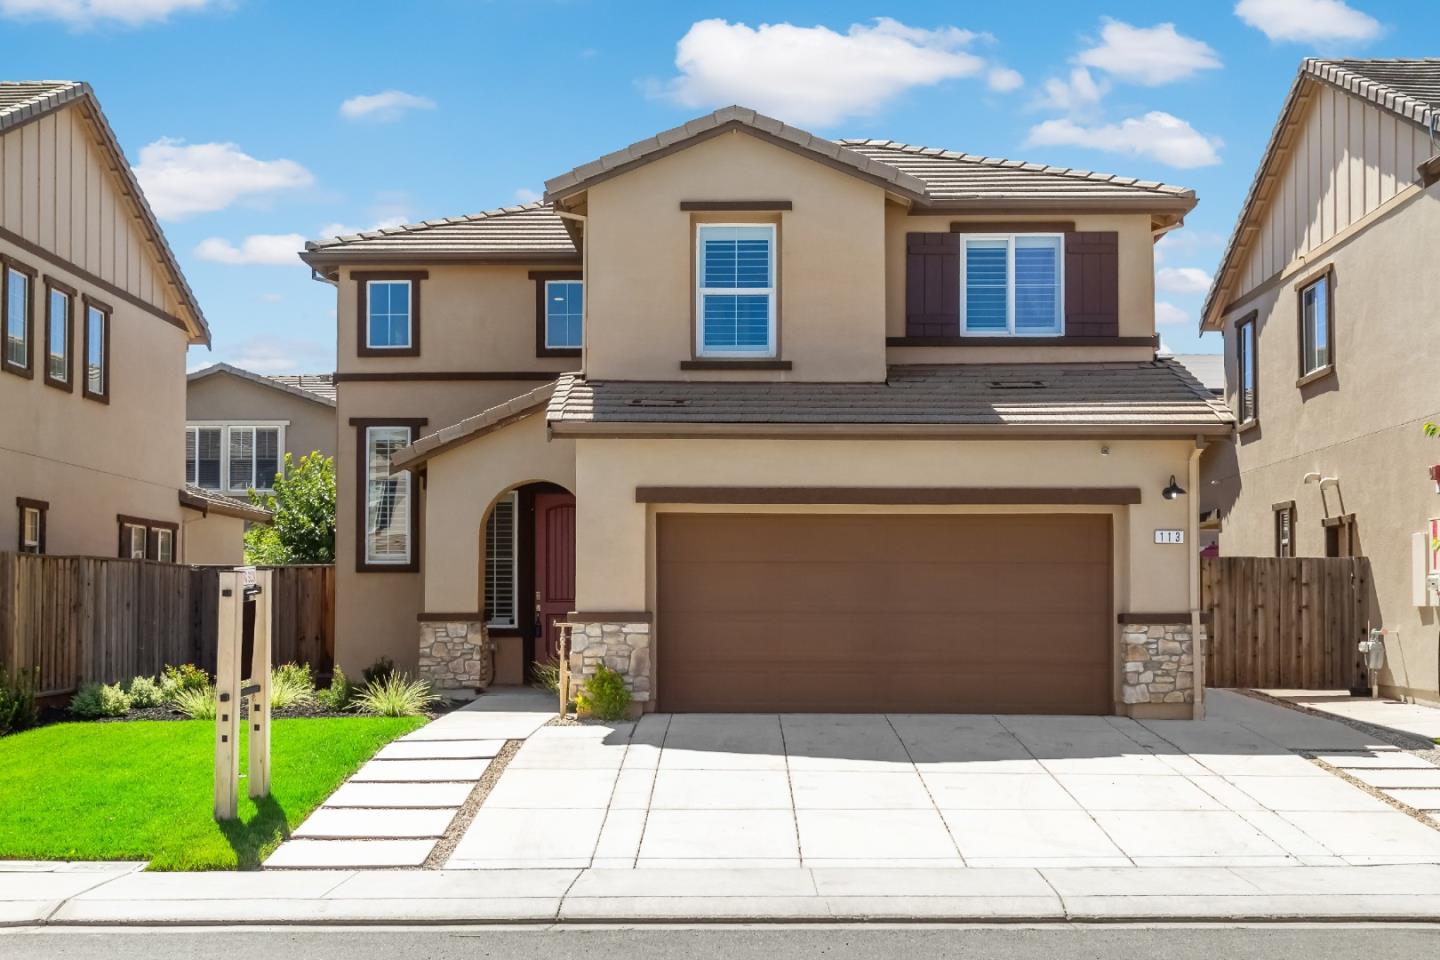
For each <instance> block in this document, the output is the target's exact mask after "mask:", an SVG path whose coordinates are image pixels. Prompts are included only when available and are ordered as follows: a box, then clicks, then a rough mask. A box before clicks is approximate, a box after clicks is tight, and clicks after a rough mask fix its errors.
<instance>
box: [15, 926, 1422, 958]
mask: <svg viewBox="0 0 1440 960" xmlns="http://www.w3.org/2000/svg"><path fill="white" fill-rule="evenodd" d="M1437 937H1440V929H1437V928H1436V927H1435V926H1383V925H1374V926H1348V925H1347V926H1339V925H1333V924H1331V925H1287V926H1250V927H1235V926H1212V927H1184V926H1176V925H1167V926H1090V925H1084V926H1076V925H1070V924H1066V925H1055V926H1044V927H1001V926H985V927H905V926H887V927H878V926H876V927H871V926H745V927H653V926H650V927H630V928H621V927H616V928H594V927H592V928H581V929H576V928H568V929H556V928H529V929H516V928H495V927H490V928H475V927H472V928H441V927H412V928H407V929H394V928H354V927H345V928H341V927H332V928H327V929H301V928H291V929H285V930H266V929H255V928H249V929H243V930H225V929H223V928H196V929H189V930H157V929H153V928H151V929H144V928H134V927H131V928H123V929H113V930H100V929H89V930H73V929H72V930H64V931H57V930H53V929H51V930H44V929H22V928H10V929H5V930H0V958H3V960H9V958H16V960H19V958H22V957H23V958H25V960H51V958H56V960H60V958H63V960H125V958H129V957H137V958H142V957H143V958H144V960H193V958H195V957H203V956H210V957H242V956H243V957H251V958H256V957H258V958H276V960H289V958H293V960H331V958H335V960H354V958H355V957H384V958H386V960H410V958H424V960H450V958H455V960H489V958H495V960H502V958H503V960H532V958H533V960H555V958H557V957H582V956H583V957H585V958H586V960H611V958H615V960H622V958H623V960H652V958H653V960H715V958H717V957H721V958H724V960H810V958H825V960H835V958H848V957H863V958H870V957H874V958H883V960H895V958H904V960H930V958H935V960H941V958H944V960H956V958H961V960H964V958H976V960H1072V958H1075V960H1079V958H1086V960H1089V958H1096V960H1102V958H1103V960H1117V958H1120V960H1125V958H1131V957H1164V958H1165V960H1215V958H1217V957H1220V958H1224V960H1251V958H1256V960H1259V958H1264V960H1288V958H1304V960H1353V958H1354V957H1357V956H1363V957H1365V958H1366V960H1390V958H1397V960H1398V958H1402V957H1403V958H1405V960H1414V958H1415V957H1423V956H1431V955H1433V952H1434V948H1435V943H1436V939H1437Z"/></svg>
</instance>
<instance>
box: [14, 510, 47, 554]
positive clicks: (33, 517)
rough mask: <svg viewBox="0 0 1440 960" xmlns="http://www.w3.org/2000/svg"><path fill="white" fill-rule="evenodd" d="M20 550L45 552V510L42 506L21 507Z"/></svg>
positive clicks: (22, 551)
mask: <svg viewBox="0 0 1440 960" xmlns="http://www.w3.org/2000/svg"><path fill="white" fill-rule="evenodd" d="M20 552H21V553H44V552H45V512H44V510H43V509H42V508H40V507H31V506H24V507H21V508H20Z"/></svg>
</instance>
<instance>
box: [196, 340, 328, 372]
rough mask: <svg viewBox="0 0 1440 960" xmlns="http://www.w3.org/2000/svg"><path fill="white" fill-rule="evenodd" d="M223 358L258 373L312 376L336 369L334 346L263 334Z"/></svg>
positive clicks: (224, 352) (230, 350)
mask: <svg viewBox="0 0 1440 960" xmlns="http://www.w3.org/2000/svg"><path fill="white" fill-rule="evenodd" d="M222 356H223V359H224V360H225V361H226V362H227V363H232V364H234V365H235V366H237V367H240V368H241V369H243V370H251V371H254V372H255V373H309V372H313V371H315V370H333V369H334V368H335V346H334V344H333V343H332V344H324V343H319V342H316V341H314V340H302V339H295V338H290V337H275V336H269V335H260V336H255V337H251V338H250V339H248V340H245V341H242V342H241V343H240V344H238V345H237V346H236V347H234V348H233V349H227V350H225V351H223V352H222Z"/></svg>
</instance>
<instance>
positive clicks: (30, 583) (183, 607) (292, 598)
mask: <svg viewBox="0 0 1440 960" xmlns="http://www.w3.org/2000/svg"><path fill="white" fill-rule="evenodd" d="M220 569H221V568H219V567H191V566H184V565H180V564H173V563H153V562H150V561H147V560H118V559H107V558H99V557H37V556H31V555H27V554H15V553H0V666H5V667H9V668H11V669H12V670H13V669H18V670H30V669H32V668H38V669H39V675H40V691H39V692H40V695H41V696H45V697H55V696H61V695H64V694H67V693H73V692H74V691H76V690H78V689H79V688H80V687H81V686H82V685H84V684H86V683H91V682H96V681H98V682H102V683H115V682H118V681H121V680H128V679H130V678H131V677H135V676H140V675H149V676H153V675H155V674H158V673H159V672H160V670H161V669H162V668H163V667H164V666H165V665H166V664H181V663H195V664H198V665H200V666H202V667H204V668H205V669H206V670H209V671H211V672H212V673H213V672H214V669H215V642H216V638H215V630H216V619H215V607H216V601H217V598H218V590H219V586H218V584H219V579H218V574H219V571H220ZM269 569H271V570H272V571H273V576H272V581H271V582H272V590H273V593H274V596H273V598H272V600H271V610H272V617H273V619H272V622H271V638H272V643H273V650H274V658H275V662H276V663H277V664H279V663H288V662H291V661H294V662H296V663H309V664H310V665H312V666H313V667H314V668H315V669H316V670H317V671H318V672H328V671H329V670H330V669H331V665H332V664H333V662H334V653H335V568H334V567H333V566H320V565H315V566H295V567H273V568H269Z"/></svg>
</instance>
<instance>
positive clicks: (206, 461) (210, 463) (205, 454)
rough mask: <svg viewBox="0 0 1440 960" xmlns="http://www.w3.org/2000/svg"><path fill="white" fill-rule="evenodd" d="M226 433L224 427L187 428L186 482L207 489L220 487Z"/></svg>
mask: <svg viewBox="0 0 1440 960" xmlns="http://www.w3.org/2000/svg"><path fill="white" fill-rule="evenodd" d="M224 433H225V428H224V427H186V428H185V482H186V483H188V484H191V485H192V486H196V487H204V488H205V489H206V490H219V489H220V470H221V464H222V462H223V460H224V453H223V451H222V444H223V442H224V439H223V438H224Z"/></svg>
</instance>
